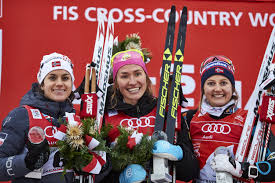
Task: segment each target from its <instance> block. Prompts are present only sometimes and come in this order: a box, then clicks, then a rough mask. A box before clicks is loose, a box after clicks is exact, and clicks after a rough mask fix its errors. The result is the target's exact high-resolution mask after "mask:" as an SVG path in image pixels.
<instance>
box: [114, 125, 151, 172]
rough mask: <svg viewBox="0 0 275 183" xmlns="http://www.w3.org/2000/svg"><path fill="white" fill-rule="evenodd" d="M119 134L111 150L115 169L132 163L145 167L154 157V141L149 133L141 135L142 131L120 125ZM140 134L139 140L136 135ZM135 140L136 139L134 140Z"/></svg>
mask: <svg viewBox="0 0 275 183" xmlns="http://www.w3.org/2000/svg"><path fill="white" fill-rule="evenodd" d="M117 130H118V131H119V133H120V134H119V136H118V137H117V138H116V140H115V142H113V145H112V146H111V147H112V149H111V151H110V156H111V161H112V167H113V170H114V171H118V172H120V171H122V170H123V169H124V168H126V166H127V165H130V164H139V165H141V166H143V167H145V165H146V163H147V162H148V161H149V160H150V159H151V158H152V149H153V144H154V141H153V140H151V138H150V136H149V135H142V137H141V136H139V135H140V134H141V133H137V131H135V130H133V129H129V128H125V127H122V126H118V127H117ZM137 136H139V140H138V141H139V142H137V141H136V140H135V138H134V137H137ZM134 140H135V141H134Z"/></svg>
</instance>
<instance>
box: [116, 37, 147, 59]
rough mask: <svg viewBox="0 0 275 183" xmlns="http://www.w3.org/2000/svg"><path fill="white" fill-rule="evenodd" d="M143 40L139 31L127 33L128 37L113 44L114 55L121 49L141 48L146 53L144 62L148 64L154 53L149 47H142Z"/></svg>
mask: <svg viewBox="0 0 275 183" xmlns="http://www.w3.org/2000/svg"><path fill="white" fill-rule="evenodd" d="M141 45H142V42H141V38H140V36H139V35H138V33H133V34H129V35H126V39H125V40H123V41H118V42H117V43H114V45H113V55H115V54H116V53H117V52H120V51H126V50H130V49H137V50H140V51H141V52H142V53H143V55H144V62H145V63H146V64H147V63H149V62H150V60H151V58H152V53H151V51H149V50H148V49H147V48H142V47H141Z"/></svg>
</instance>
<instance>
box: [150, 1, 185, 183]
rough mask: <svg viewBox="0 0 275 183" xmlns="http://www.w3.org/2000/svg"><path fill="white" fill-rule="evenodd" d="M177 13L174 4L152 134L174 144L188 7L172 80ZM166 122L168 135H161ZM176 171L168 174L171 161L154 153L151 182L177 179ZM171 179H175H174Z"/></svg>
mask: <svg viewBox="0 0 275 183" xmlns="http://www.w3.org/2000/svg"><path fill="white" fill-rule="evenodd" d="M175 16H176V7H175V6H172V7H171V11H170V16H169V21H168V27H167V33H166V40H165V49H164V53H163V62H162V70H161V79H160V87H159V96H158V103H157V113H156V122H155V128H154V134H153V138H156V139H165V140H166V139H167V140H168V141H169V142H170V143H172V144H173V142H174V136H175V124H176V121H177V110H178V104H179V93H180V92H179V91H180V87H181V72H182V63H183V53H184V45H185V38H186V27H187V8H186V7H184V8H183V10H182V14H181V19H180V25H179V30H178V37H177V47H176V53H175V57H174V69H173V75H172V81H171V82H170V70H171V63H172V59H173V56H172V54H173V44H174V34H175V18H176V17H175ZM168 90H169V91H168ZM168 94H169V97H168ZM167 100H169V106H168V113H167V114H166V111H167V110H166V109H167V107H166V105H167ZM165 122H166V131H165V132H166V134H162V131H163V128H164V124H165ZM173 171H174V172H173V173H174V174H173V177H172V176H171V175H170V174H169V167H168V160H167V159H164V158H159V157H156V156H153V174H151V181H152V182H159V183H160V182H172V181H173V182H175V181H176V180H175V168H173ZM172 178H174V179H173V180H172Z"/></svg>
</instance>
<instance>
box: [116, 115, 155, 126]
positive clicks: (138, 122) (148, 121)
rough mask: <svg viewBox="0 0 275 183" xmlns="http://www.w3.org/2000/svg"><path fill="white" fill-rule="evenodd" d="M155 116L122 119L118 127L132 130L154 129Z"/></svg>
mask: <svg viewBox="0 0 275 183" xmlns="http://www.w3.org/2000/svg"><path fill="white" fill-rule="evenodd" d="M155 119H156V117H155V116H149V117H141V118H130V119H123V120H121V121H120V125H123V126H129V127H132V128H138V127H141V128H144V127H154V126H155V125H154V121H155Z"/></svg>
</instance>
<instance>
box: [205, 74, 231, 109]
mask: <svg viewBox="0 0 275 183" xmlns="http://www.w3.org/2000/svg"><path fill="white" fill-rule="evenodd" d="M203 90H204V95H205V97H206V99H207V101H208V102H209V104H210V105H211V106H212V107H221V106H224V105H225V104H227V103H228V102H229V101H230V100H231V98H232V95H233V88H232V84H231V82H230V81H229V79H227V77H225V76H222V75H213V76H211V77H209V78H208V79H207V80H206V81H205V83H204V86H203Z"/></svg>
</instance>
